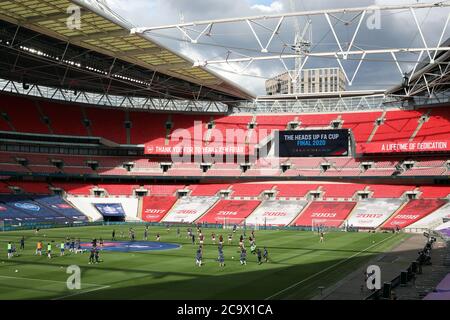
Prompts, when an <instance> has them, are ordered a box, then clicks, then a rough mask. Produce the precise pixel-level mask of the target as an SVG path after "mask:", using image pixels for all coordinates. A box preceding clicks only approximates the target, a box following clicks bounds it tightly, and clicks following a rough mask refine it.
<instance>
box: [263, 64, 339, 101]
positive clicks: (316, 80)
mask: <svg viewBox="0 0 450 320" xmlns="http://www.w3.org/2000/svg"><path fill="white" fill-rule="evenodd" d="M289 73H290V74H291V76H292V78H294V74H295V72H294V71H293V70H291V71H286V72H284V73H281V74H279V75H277V76H275V77H273V78H271V79H268V80H267V81H266V93H267V94H268V95H277V94H295V93H298V94H304V93H323V92H339V91H345V76H344V73H343V72H342V70H341V69H340V68H317V69H303V70H302V71H301V72H300V77H299V81H300V83H299V84H300V85H299V86H297V88H298V91H299V92H295V91H296V90H295V88H296V86H294V83H293V82H292V78H291V76H289Z"/></svg>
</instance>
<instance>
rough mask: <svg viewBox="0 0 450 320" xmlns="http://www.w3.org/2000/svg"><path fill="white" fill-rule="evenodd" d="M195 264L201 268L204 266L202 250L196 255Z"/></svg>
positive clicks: (198, 250)
mask: <svg viewBox="0 0 450 320" xmlns="http://www.w3.org/2000/svg"><path fill="white" fill-rule="evenodd" d="M195 264H196V265H197V266H199V267H201V266H202V249H200V248H198V249H197V253H196V255H195Z"/></svg>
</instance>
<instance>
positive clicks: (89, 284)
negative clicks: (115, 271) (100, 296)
mask: <svg viewBox="0 0 450 320" xmlns="http://www.w3.org/2000/svg"><path fill="white" fill-rule="evenodd" d="M0 278H5V279H20V280H30V281H45V282H54V283H66V281H58V280H49V279H36V278H24V277H12V276H0ZM85 285H88V286H95V287H101V286H102V285H101V284H94V283H85Z"/></svg>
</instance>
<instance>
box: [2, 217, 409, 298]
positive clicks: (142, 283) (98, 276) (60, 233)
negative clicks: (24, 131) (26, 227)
mask: <svg viewBox="0 0 450 320" xmlns="http://www.w3.org/2000/svg"><path fill="white" fill-rule="evenodd" d="M113 228H114V229H116V238H117V240H118V241H121V240H123V241H128V239H125V238H123V239H122V238H121V232H122V231H123V234H124V235H125V236H126V237H127V236H128V228H129V226H128V225H121V226H115V227H112V226H88V227H78V228H58V229H45V230H41V231H40V232H39V234H35V232H34V231H32V230H30V231H14V232H0V299H309V298H311V297H313V296H315V295H317V294H318V287H321V286H323V287H326V288H327V287H330V286H331V285H332V284H333V283H336V282H337V281H339V280H340V279H342V278H343V277H345V276H346V275H348V274H349V273H350V272H352V271H354V270H355V269H356V268H357V267H358V266H362V265H363V264H364V263H366V262H368V261H369V260H370V259H371V258H373V257H374V256H375V255H378V254H380V253H382V252H385V251H388V250H389V249H390V248H392V247H393V246H394V245H395V244H397V243H398V242H400V241H401V240H402V239H405V238H407V237H408V235H406V234H398V235H395V234H392V233H346V232H330V233H327V234H326V235H325V242H324V243H320V242H319V238H318V235H317V234H316V233H313V232H311V231H292V230H258V231H256V233H255V235H256V243H257V245H258V247H260V248H262V247H264V246H265V247H267V249H268V252H269V258H270V261H269V262H268V263H263V264H261V265H258V263H257V259H256V256H255V255H253V254H250V253H249V254H248V263H247V265H240V263H239V253H238V237H239V235H240V231H239V230H238V232H237V233H236V234H235V235H234V239H233V243H232V244H231V245H228V244H227V235H228V233H229V231H228V230H223V229H204V230H203V233H204V234H205V245H204V256H203V259H204V265H203V266H202V267H197V266H196V265H195V251H196V249H197V247H198V245H193V244H192V243H191V241H190V240H189V239H187V233H186V228H182V229H181V231H182V232H181V236H180V237H177V234H176V228H172V229H171V230H170V231H168V230H167V229H166V228H164V227H150V229H149V241H154V240H155V235H156V233H158V232H159V233H160V234H161V241H162V242H168V243H177V244H180V245H181V247H180V248H178V249H172V250H166V251H140V252H112V251H102V252H101V254H100V259H101V260H102V261H101V262H100V263H99V264H88V260H89V253H83V254H75V253H69V252H67V251H66V255H65V256H63V257H60V256H59V250H58V248H59V243H60V242H61V241H62V240H63V239H65V238H66V237H74V238H78V237H79V238H80V239H81V241H82V242H83V241H85V242H90V241H91V240H92V239H93V238H97V239H99V238H103V239H104V240H105V241H106V240H108V241H109V240H110V238H111V232H112V229H113ZM135 230H136V238H137V239H136V240H139V241H141V240H142V238H143V233H144V231H143V230H144V227H143V226H136V227H135ZM212 232H215V233H216V234H217V235H219V234H221V233H223V235H224V239H225V245H224V256H225V264H226V265H225V267H220V266H219V264H218V262H217V261H216V259H217V252H218V251H217V245H213V244H212V241H211V233H212ZM22 236H24V237H25V250H23V251H21V250H17V251H18V255H17V256H15V257H13V258H11V259H8V258H7V244H8V241H12V242H13V243H15V245H16V246H17V248H19V240H20V238H21V237H22ZM247 236H248V234H247ZM38 240H42V241H43V242H44V249H45V248H46V244H47V243H48V242H50V241H52V240H54V241H55V242H54V245H53V248H54V249H53V251H54V257H53V258H52V259H48V258H47V257H46V256H45V254H43V255H42V256H35V254H34V253H35V248H36V242H37V241H38ZM246 243H248V241H246ZM232 257H234V259H233V258H232ZM70 265H78V266H79V267H80V268H81V289H79V290H69V289H67V285H66V280H67V278H68V277H69V276H70V274H68V273H67V272H66V271H67V267H68V266H70Z"/></svg>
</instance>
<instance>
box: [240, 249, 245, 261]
mask: <svg viewBox="0 0 450 320" xmlns="http://www.w3.org/2000/svg"><path fill="white" fill-rule="evenodd" d="M240 262H241V265H247V250H245V249H244V248H242V250H241V259H240Z"/></svg>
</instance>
